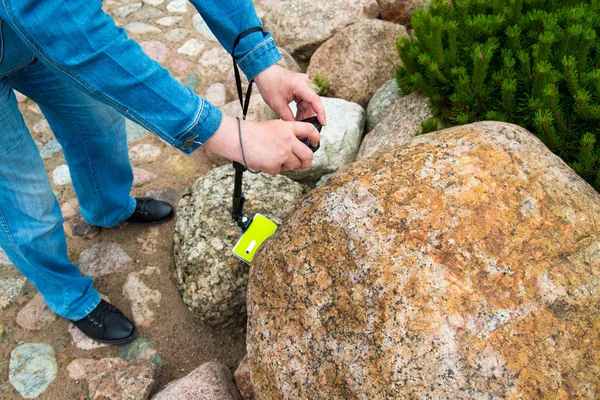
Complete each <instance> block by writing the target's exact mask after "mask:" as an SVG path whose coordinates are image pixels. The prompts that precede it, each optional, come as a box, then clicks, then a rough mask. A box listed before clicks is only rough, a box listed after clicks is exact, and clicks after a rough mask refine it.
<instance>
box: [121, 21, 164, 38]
mask: <svg viewBox="0 0 600 400" xmlns="http://www.w3.org/2000/svg"><path fill="white" fill-rule="evenodd" d="M125 29H126V30H127V31H129V32H131V33H138V34H140V35H141V34H144V33H162V30H161V29H160V28H158V27H156V26H154V25H149V24H145V23H143V22H130V23H128V24H127V25H125Z"/></svg>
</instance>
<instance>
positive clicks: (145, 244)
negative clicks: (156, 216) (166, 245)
mask: <svg viewBox="0 0 600 400" xmlns="http://www.w3.org/2000/svg"><path fill="white" fill-rule="evenodd" d="M159 233H160V232H159V230H158V228H157V227H153V228H150V229H148V230H147V231H146V232H145V233H144V234H143V235H141V236H138V237H137V238H136V241H137V242H138V243H139V244H140V247H139V251H140V254H144V255H150V254H154V253H156V250H157V247H158V240H157V239H158V235H159Z"/></svg>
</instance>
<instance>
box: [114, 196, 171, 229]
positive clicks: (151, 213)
mask: <svg viewBox="0 0 600 400" xmlns="http://www.w3.org/2000/svg"><path fill="white" fill-rule="evenodd" d="M136 201H137V205H136V206H135V211H134V212H133V214H131V217H129V218H127V219H126V220H125V222H130V223H132V224H136V225H158V224H162V223H163V222H167V221H168V220H170V219H171V217H173V207H172V206H171V205H170V204H169V203H165V202H164V201H160V200H155V199H151V198H149V197H136Z"/></svg>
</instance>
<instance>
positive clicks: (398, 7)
mask: <svg viewBox="0 0 600 400" xmlns="http://www.w3.org/2000/svg"><path fill="white" fill-rule="evenodd" d="M377 2H378V3H379V10H380V12H381V19H382V20H384V21H390V22H394V23H397V24H400V25H404V26H407V27H408V26H410V19H411V17H412V15H413V13H414V12H415V11H416V10H418V9H423V8H428V7H429V3H431V0H377Z"/></svg>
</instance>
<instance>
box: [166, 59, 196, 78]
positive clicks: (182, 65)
mask: <svg viewBox="0 0 600 400" xmlns="http://www.w3.org/2000/svg"><path fill="white" fill-rule="evenodd" d="M191 70H192V63H191V62H189V61H186V60H179V59H177V60H174V61H173V62H172V63H171V71H173V72H174V73H175V74H177V75H187V74H189V73H190V71H191Z"/></svg>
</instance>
